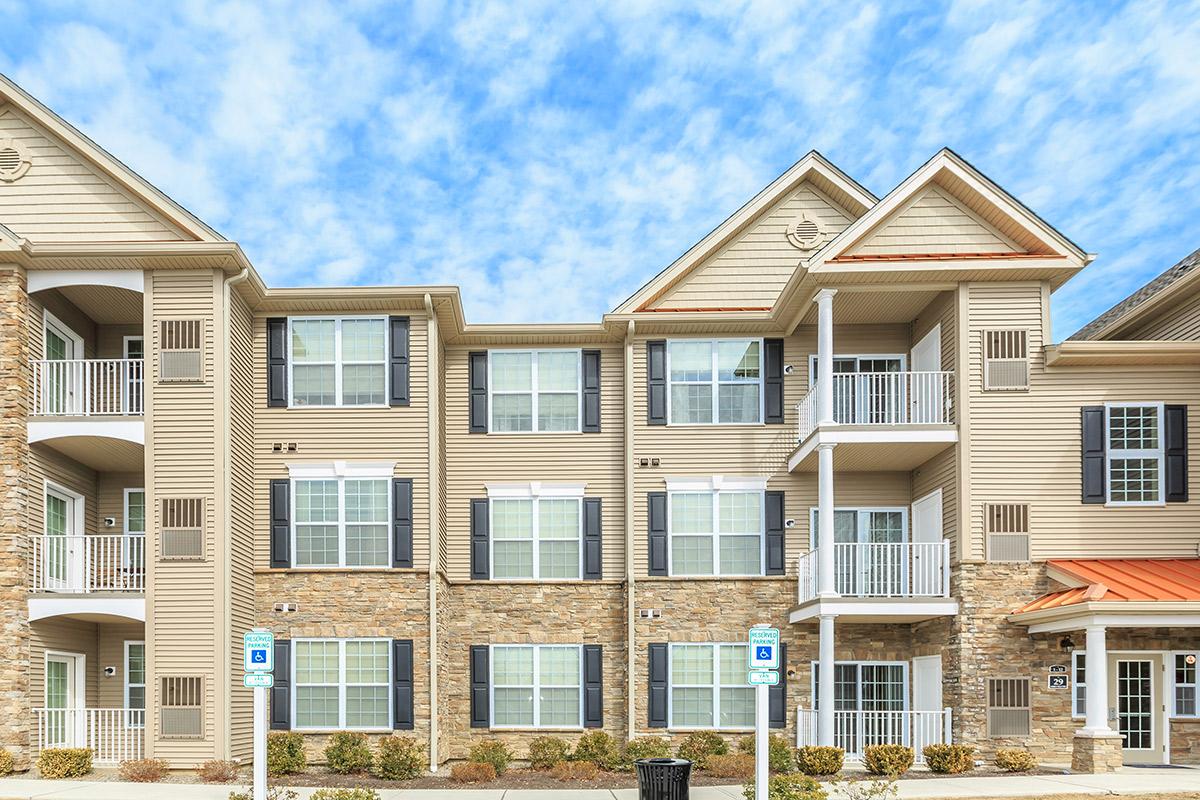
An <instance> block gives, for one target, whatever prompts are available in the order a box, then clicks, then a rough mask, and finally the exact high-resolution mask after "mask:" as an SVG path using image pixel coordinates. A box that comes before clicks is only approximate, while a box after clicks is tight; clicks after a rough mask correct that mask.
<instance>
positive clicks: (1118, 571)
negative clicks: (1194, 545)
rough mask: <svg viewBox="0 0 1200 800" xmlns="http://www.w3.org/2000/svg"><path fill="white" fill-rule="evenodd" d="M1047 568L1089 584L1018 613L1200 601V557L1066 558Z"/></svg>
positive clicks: (1045, 597)
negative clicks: (1111, 603) (1097, 604)
mask: <svg viewBox="0 0 1200 800" xmlns="http://www.w3.org/2000/svg"><path fill="white" fill-rule="evenodd" d="M1047 566H1049V567H1052V568H1054V569H1057V570H1059V571H1060V572H1064V573H1066V574H1067V575H1070V576H1071V577H1073V578H1076V579H1078V580H1079V581H1081V582H1084V583H1086V584H1088V585H1087V586H1083V587H1075V588H1071V589H1065V590H1063V591H1059V592H1051V593H1050V594H1047V595H1043V596H1042V597H1039V598H1038V599H1037V600H1034V601H1033V602H1032V603H1029V604H1028V605H1026V606H1025V607H1024V608H1022V609H1021V610H1020V611H1018V612H1017V613H1018V614H1022V613H1025V612H1027V611H1041V610H1044V609H1047V608H1060V607H1062V606H1070V605H1075V604H1077V603H1086V602H1090V601H1094V600H1104V601H1106V602H1107V601H1110V600H1116V601H1120V600H1198V601H1200V558H1163V559H1150V558H1111V559H1064V560H1055V561H1049V562H1047Z"/></svg>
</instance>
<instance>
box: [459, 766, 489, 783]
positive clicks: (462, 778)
mask: <svg viewBox="0 0 1200 800" xmlns="http://www.w3.org/2000/svg"><path fill="white" fill-rule="evenodd" d="M450 780H452V781H454V782H455V783H487V782H488V781H494V780H496V768H495V767H493V766H492V765H491V764H485V763H483V762H482V761H468V762H466V763H465V764H455V765H454V766H453V767H451V769H450Z"/></svg>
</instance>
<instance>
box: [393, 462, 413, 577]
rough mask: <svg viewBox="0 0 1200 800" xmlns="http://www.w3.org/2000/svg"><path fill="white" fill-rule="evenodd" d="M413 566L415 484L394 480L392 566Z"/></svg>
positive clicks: (398, 479) (409, 481)
mask: <svg viewBox="0 0 1200 800" xmlns="http://www.w3.org/2000/svg"><path fill="white" fill-rule="evenodd" d="M412 565H413V482H412V478H393V479H392V566H393V567H411V566H412Z"/></svg>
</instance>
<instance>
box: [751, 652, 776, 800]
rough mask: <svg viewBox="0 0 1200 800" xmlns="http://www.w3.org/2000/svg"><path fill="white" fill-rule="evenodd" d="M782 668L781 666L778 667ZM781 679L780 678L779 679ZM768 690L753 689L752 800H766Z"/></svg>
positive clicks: (768, 776) (764, 685) (764, 688)
mask: <svg viewBox="0 0 1200 800" xmlns="http://www.w3.org/2000/svg"><path fill="white" fill-rule="evenodd" d="M780 666H781V667H782V665H780ZM781 679H782V678H781ZM770 708H771V700H770V689H769V688H768V687H767V685H766V684H759V685H758V686H755V687H754V800H767V798H768V797H769V795H768V789H769V785H770V777H771V776H770V769H769V761H770V759H769V756H768V752H767V741H768V739H769V734H768V733H767V726H768V725H769V724H770Z"/></svg>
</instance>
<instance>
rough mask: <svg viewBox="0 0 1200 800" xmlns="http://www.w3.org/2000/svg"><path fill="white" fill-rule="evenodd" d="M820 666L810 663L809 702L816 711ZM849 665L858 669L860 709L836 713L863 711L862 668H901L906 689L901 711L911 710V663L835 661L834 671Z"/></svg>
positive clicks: (856, 671)
mask: <svg viewBox="0 0 1200 800" xmlns="http://www.w3.org/2000/svg"><path fill="white" fill-rule="evenodd" d="M819 664H820V662H818V661H810V662H809V665H810V669H809V671H808V675H809V678H808V684H809V701H810V702H811V704H812V708H813V709H814V710H815V709H816V707H817V667H818V666H819ZM849 664H852V665H854V666H855V667H857V669H856V670H855V682H856V685H857V686H858V692H857V696H858V701H857V705H858V708H856V709H835V711H862V710H863V709H862V700H863V693H862V685H863V684H862V668H863V667H900V669H901V671H902V674H903V678H901V685H902V686H903V688H904V707H903V708H902V709H900V710H901V711H908V710H909V708H910V707H911V703H912V692H911V686H910V685H909V681H910V679H911V675H910V670H909V662H907V661H876V660H867V661H852V660H851V661H834V662H833V666H834V669H836V668H837V667H841V666H846V665H849ZM868 713H869V712H868Z"/></svg>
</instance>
